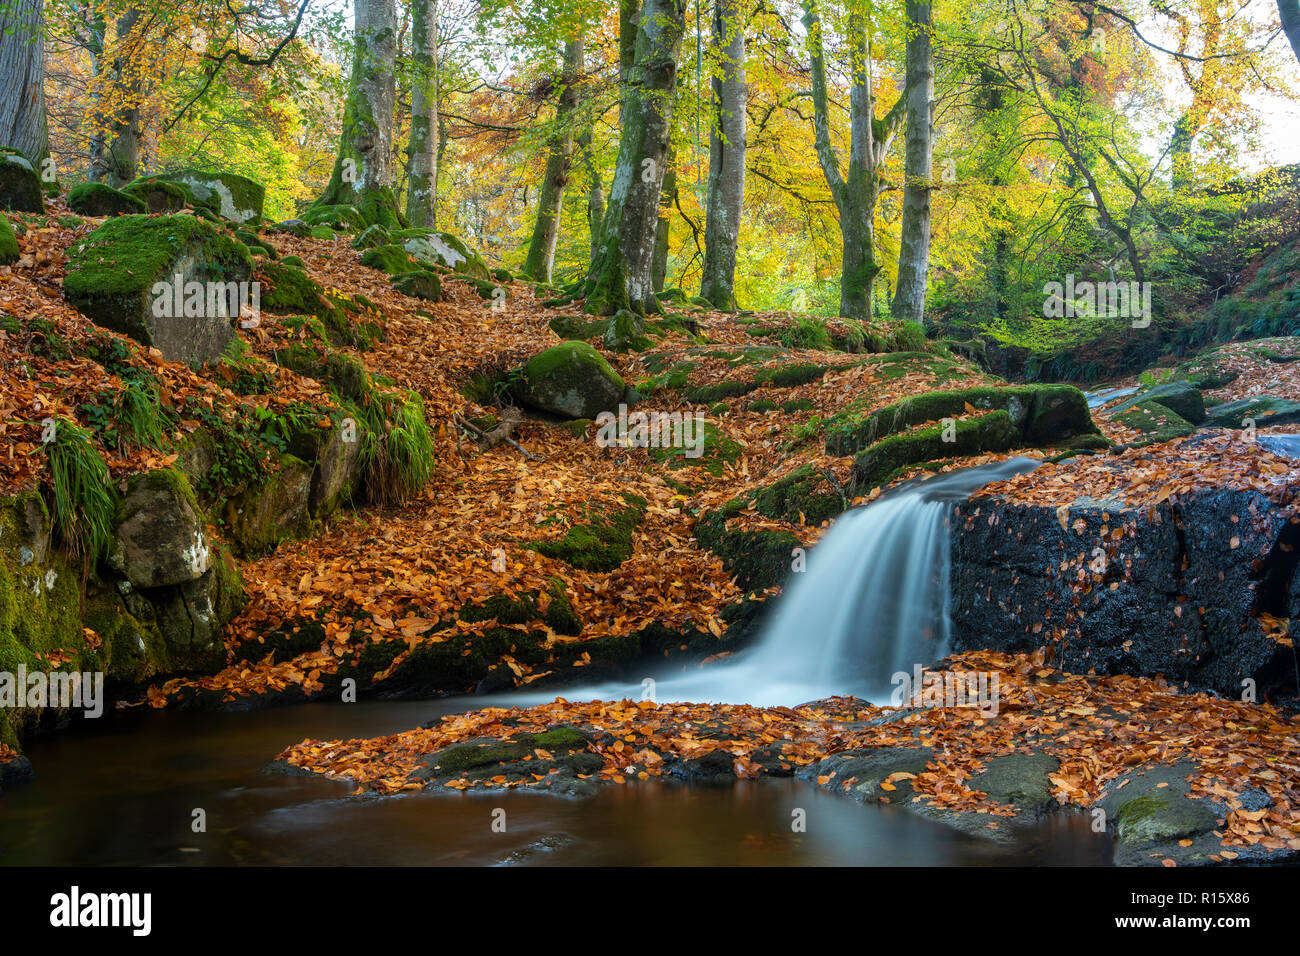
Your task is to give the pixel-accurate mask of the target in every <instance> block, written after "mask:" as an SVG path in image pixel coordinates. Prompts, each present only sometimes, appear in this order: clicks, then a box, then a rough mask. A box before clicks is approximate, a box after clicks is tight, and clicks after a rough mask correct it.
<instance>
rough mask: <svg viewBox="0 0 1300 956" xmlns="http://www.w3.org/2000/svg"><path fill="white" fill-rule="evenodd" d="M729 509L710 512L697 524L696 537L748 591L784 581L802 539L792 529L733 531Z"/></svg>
mask: <svg viewBox="0 0 1300 956" xmlns="http://www.w3.org/2000/svg"><path fill="white" fill-rule="evenodd" d="M729 516H730V515H729V514H728V511H727V509H725V508H724V509H719V510H715V511H711V512H709V513H708V514H706V515H705V516H704V517H702V518H701V519H700V520H698V521H697V522H696V523H695V537H696V540H698V541H699V542H700V544H701V545H703V546H704V547H705V548H708V549H709V550H710V551H712V552H713V553H714V554H716V555H717V556H718V557H719V558H721V559H722V566H723V567H724V568H725V569H726V570H727V571H728V572H729V573H730V574H731V575H732V576H733V577H734V578H735V579H736V584H737V585H739V586H740V587H741V588H744V589H745V590H746V591H761V590H763V589H764V588H770V587H776V586H778V585H781V584H784V583H785V580H786V578H787V577H788V576H789V574H790V570H791V562H792V561H793V555H794V551H795V549H796V548H800V547H802V543H801V542H800V540H799V539H798V538H797V537H795V535H794V534H793V533H791V532H789V531H773V530H763V531H748V530H739V531H732V530H728V528H727V518H728V517H729Z"/></svg>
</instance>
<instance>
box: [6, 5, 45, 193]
mask: <svg viewBox="0 0 1300 956" xmlns="http://www.w3.org/2000/svg"><path fill="white" fill-rule="evenodd" d="M44 90H45V10H44V4H43V0H8V2H6V3H5V4H3V5H0V103H4V104H5V114H4V116H3V118H0V146H8V147H10V148H12V149H16V150H18V152H20V153H22V154H23V155H24V156H26V157H27V158H28V159H29V160H31V162H32V163H33V164H35V165H36V166H37V167H38V168H39V166H40V164H41V163H42V161H43V160H44V159H45V158H46V157H47V156H49V153H50V146H49V134H48V132H47V130H46V124H45V92H44Z"/></svg>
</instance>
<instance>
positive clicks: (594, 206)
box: [578, 128, 605, 256]
mask: <svg viewBox="0 0 1300 956" xmlns="http://www.w3.org/2000/svg"><path fill="white" fill-rule="evenodd" d="M591 139H592V137H591V130H590V129H589V128H588V129H584V130H583V132H582V134H581V135H580V136H579V137H578V147H579V149H580V150H581V152H582V164H583V165H584V166H585V167H586V168H587V229H588V231H589V232H590V234H591V238H590V242H591V249H592V255H593V256H594V255H595V248H596V243H597V242H598V241H599V240H600V224H601V222H602V221H603V220H604V218H605V187H604V186H603V185H601V181H600V167H599V166H598V165H597V164H596V156H595V154H594V152H593V150H592V146H591Z"/></svg>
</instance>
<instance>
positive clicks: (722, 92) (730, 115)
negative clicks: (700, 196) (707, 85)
mask: <svg viewBox="0 0 1300 956" xmlns="http://www.w3.org/2000/svg"><path fill="white" fill-rule="evenodd" d="M713 50H714V55H715V57H716V58H717V61H718V62H717V66H716V67H715V70H714V74H713V79H712V91H713V95H712V106H713V110H712V113H713V116H712V123H711V124H710V128H709V192H708V200H707V203H708V208H707V212H706V215H705V222H704V267H703V275H702V276H701V277H700V297H701V298H703V299H707V300H708V301H709V302H711V303H713V305H714V307H715V308H718V309H725V310H727V311H734V310H735V308H736V291H735V282H736V245H737V242H738V241H739V238H740V217H741V214H742V208H741V206H742V203H743V202H744V198H745V107H746V101H747V99H748V96H747V90H746V86H745V28H744V23H743V22H742V19H741V13H740V3H739V0H715V2H714V5H713Z"/></svg>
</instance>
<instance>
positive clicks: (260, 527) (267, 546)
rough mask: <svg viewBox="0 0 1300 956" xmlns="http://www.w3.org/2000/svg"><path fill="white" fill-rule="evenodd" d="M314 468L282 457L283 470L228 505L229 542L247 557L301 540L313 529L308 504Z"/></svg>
mask: <svg viewBox="0 0 1300 956" xmlns="http://www.w3.org/2000/svg"><path fill="white" fill-rule="evenodd" d="M312 471H313V468H312V466H311V465H309V464H308V463H307V462H305V461H303V460H302V459H300V458H298V457H296V456H294V455H283V456H282V457H281V458H280V468H279V470H277V471H276V472H275V473H274V474H273V475H271V477H270V478H269V479H267V480H266V481H265V482H263V483H262V484H260V485H257V486H255V487H252V488H247V489H245V490H244V491H243V492H241V493H240V494H238V495H236V496H234V497H233V498H230V499H229V500H228V501H227V502H226V507H225V511H224V514H223V516H222V517H223V518H224V520H225V526H226V531H227V534H229V536H230V541H231V542H232V544H233V545H234V546H235V547H236V548H237V549H238V551H239V553H241V554H244V555H255V554H263V553H266V552H268V551H273V550H274V549H275V548H276V547H277V546H278V545H279V544H280V542H281V541H284V540H286V539H288V538H300V537H302V536H303V535H304V534H305V533H306V532H307V529H308V528H309V527H310V526H311V515H310V514H309V512H308V510H307V504H308V501H309V500H310V497H311V480H312Z"/></svg>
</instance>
